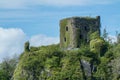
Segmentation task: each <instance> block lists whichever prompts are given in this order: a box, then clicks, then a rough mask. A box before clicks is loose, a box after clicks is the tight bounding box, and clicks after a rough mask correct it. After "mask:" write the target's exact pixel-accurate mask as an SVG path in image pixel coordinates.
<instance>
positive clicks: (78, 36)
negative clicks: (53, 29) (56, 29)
mask: <svg viewBox="0 0 120 80" xmlns="http://www.w3.org/2000/svg"><path fill="white" fill-rule="evenodd" d="M95 31H99V33H100V17H99V16H97V17H96V18H91V17H72V18H66V19H63V20H61V21H60V47H61V48H79V47H80V45H81V44H82V43H89V36H90V34H91V33H93V32H95Z"/></svg>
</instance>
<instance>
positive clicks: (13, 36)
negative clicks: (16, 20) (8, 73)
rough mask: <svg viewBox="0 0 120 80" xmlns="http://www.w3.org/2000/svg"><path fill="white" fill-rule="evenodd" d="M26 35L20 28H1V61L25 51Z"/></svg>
mask: <svg viewBox="0 0 120 80" xmlns="http://www.w3.org/2000/svg"><path fill="white" fill-rule="evenodd" d="M25 37H26V35H25V33H24V32H23V31H22V30H21V29H18V28H9V29H4V28H0V59H2V58H4V57H6V56H8V57H11V56H13V55H14V54H17V53H18V54H20V53H21V52H22V51H23V45H24V42H25Z"/></svg>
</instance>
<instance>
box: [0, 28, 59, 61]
mask: <svg viewBox="0 0 120 80" xmlns="http://www.w3.org/2000/svg"><path fill="white" fill-rule="evenodd" d="M27 38H28V36H26V34H25V32H23V30H22V29H18V28H1V27H0V62H1V60H2V59H3V58H6V57H12V56H14V55H15V54H21V53H22V52H23V50H24V43H25V42H26V39H27ZM28 40H29V41H30V44H31V46H42V45H51V44H57V43H59V38H58V37H48V36H46V35H41V34H40V35H34V36H32V37H31V38H30V39H28Z"/></svg>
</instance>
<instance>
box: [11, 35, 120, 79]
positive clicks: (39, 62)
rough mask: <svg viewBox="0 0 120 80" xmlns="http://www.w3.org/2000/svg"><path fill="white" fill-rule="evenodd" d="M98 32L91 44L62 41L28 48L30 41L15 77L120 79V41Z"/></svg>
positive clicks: (21, 57) (22, 55)
mask: <svg viewBox="0 0 120 80" xmlns="http://www.w3.org/2000/svg"><path fill="white" fill-rule="evenodd" d="M95 34H96V33H94V36H93V38H92V39H91V41H90V44H88V45H81V47H80V48H75V49H71V50H62V49H61V48H60V47H59V44H58V45H50V46H42V47H30V49H29V42H27V43H26V44H25V51H24V52H23V53H22V54H21V56H20V61H19V63H18V65H17V68H16V69H15V72H14V75H13V80H119V79H120V77H119V71H118V70H119V64H118V63H119V56H120V55H119V52H120V51H119V50H120V45H119V44H110V43H108V42H107V41H105V40H104V39H103V38H101V37H99V36H98V37H95V36H96V35H95ZM116 64H117V66H116Z"/></svg>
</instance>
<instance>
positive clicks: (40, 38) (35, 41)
mask: <svg viewBox="0 0 120 80" xmlns="http://www.w3.org/2000/svg"><path fill="white" fill-rule="evenodd" d="M57 43H59V38H58V37H48V36H46V35H41V34H40V35H35V36H33V37H31V39H30V44H31V46H42V45H51V44H57Z"/></svg>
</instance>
